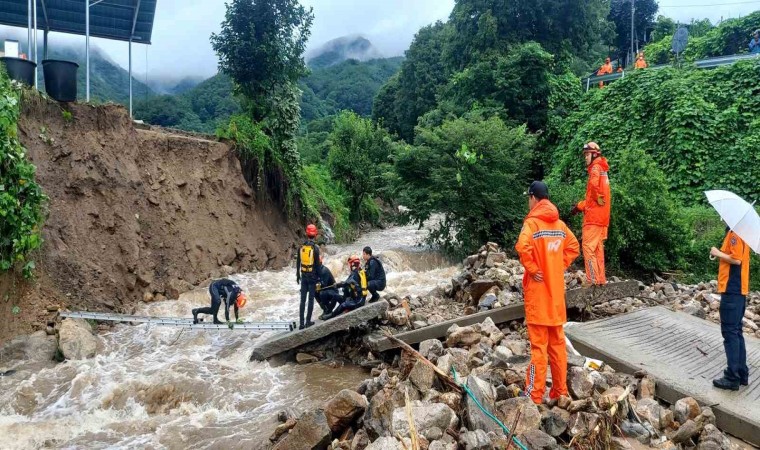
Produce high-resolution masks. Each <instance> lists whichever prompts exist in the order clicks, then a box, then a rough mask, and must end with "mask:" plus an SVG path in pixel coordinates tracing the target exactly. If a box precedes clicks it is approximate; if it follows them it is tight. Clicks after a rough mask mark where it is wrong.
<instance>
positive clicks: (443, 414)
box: [391, 402, 458, 439]
mask: <svg viewBox="0 0 760 450" xmlns="http://www.w3.org/2000/svg"><path fill="white" fill-rule="evenodd" d="M411 410H412V417H413V418H414V426H415V428H416V429H417V432H418V433H419V434H421V435H422V436H423V437H425V439H427V438H428V436H427V435H426V433H427V432H428V431H430V430H431V429H432V428H438V429H440V430H444V431H445V430H447V429H449V428H452V429H456V426H457V423H458V419H457V415H456V413H455V412H454V410H453V409H451V408H449V407H448V406H446V405H444V404H443V403H431V404H424V403H422V402H413V403H412V405H411ZM391 431H392V435H393V436H396V435H397V434H399V435H401V437H408V436H409V420H408V419H407V416H406V408H405V407H399V408H396V409H394V410H393V421H392V425H391Z"/></svg>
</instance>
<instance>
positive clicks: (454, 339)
mask: <svg viewBox="0 0 760 450" xmlns="http://www.w3.org/2000/svg"><path fill="white" fill-rule="evenodd" d="M480 338H481V335H480V331H478V330H476V329H475V328H474V327H471V326H469V327H458V328H457V329H455V330H454V331H453V332H451V333H448V336H447V338H446V346H447V347H462V346H465V347H469V346H471V345H475V344H477V343H478V342H480Z"/></svg>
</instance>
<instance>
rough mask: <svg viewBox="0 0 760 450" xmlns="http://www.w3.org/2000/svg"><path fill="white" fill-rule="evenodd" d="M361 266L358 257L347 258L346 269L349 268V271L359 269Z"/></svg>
mask: <svg viewBox="0 0 760 450" xmlns="http://www.w3.org/2000/svg"><path fill="white" fill-rule="evenodd" d="M361 265H362V260H361V259H359V257H358V256H356V255H351V256H349V257H348V267H350V268H351V270H354V269H356V268H359V267H361Z"/></svg>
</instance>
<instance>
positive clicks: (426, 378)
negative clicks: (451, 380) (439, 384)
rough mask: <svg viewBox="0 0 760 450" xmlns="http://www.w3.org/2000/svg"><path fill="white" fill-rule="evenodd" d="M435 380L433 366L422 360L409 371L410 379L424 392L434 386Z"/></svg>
mask: <svg viewBox="0 0 760 450" xmlns="http://www.w3.org/2000/svg"><path fill="white" fill-rule="evenodd" d="M434 380H435V371H434V370H433V368H432V367H430V366H429V365H427V364H425V363H424V362H422V361H419V360H418V361H417V362H416V363H414V366H413V367H412V371H411V372H409V381H411V382H412V384H413V385H414V386H415V387H416V388H417V389H418V390H419V391H420V392H422V393H425V392H427V391H429V390H430V388H432V387H433V381H434Z"/></svg>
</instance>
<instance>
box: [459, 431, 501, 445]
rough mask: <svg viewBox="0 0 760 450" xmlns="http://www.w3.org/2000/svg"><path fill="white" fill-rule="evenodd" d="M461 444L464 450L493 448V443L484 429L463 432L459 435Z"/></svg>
mask: <svg viewBox="0 0 760 450" xmlns="http://www.w3.org/2000/svg"><path fill="white" fill-rule="evenodd" d="M459 446H460V447H461V448H463V449H464V450H493V444H492V443H491V440H490V439H489V438H488V435H487V434H486V433H485V432H484V431H483V430H475V431H468V432H466V433H462V434H461V435H459Z"/></svg>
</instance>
